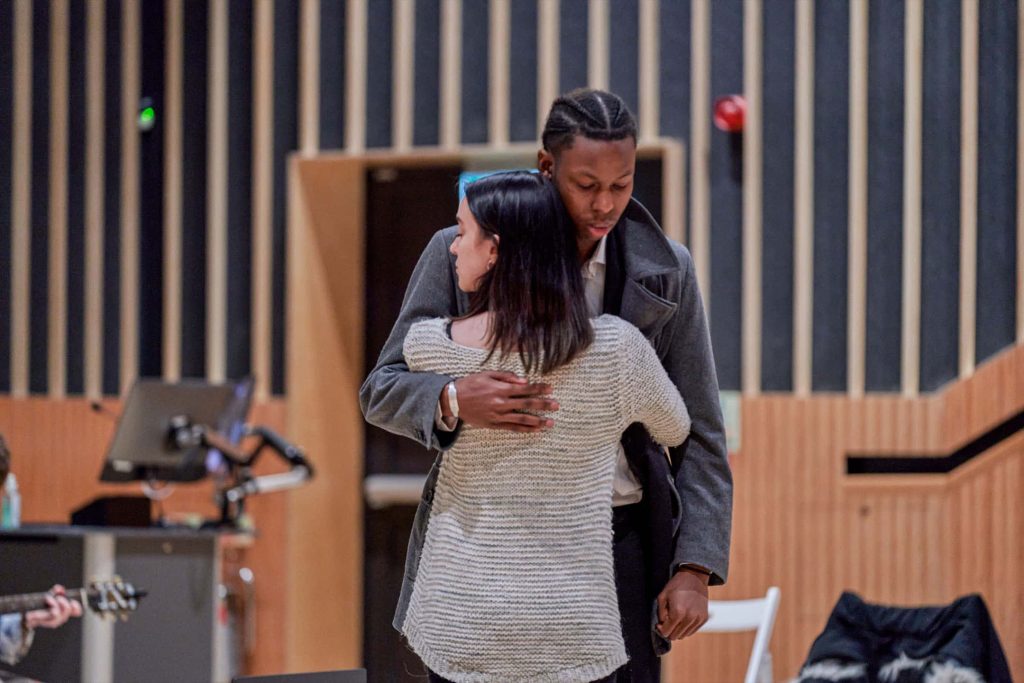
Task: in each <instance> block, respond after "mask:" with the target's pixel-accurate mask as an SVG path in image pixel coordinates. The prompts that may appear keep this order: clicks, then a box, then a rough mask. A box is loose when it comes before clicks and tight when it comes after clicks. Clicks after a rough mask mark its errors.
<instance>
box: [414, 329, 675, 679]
mask: <svg viewBox="0 0 1024 683" xmlns="http://www.w3.org/2000/svg"><path fill="white" fill-rule="evenodd" d="M593 323H594V333H595V334H594V343H593V344H592V345H591V346H590V347H589V348H588V349H587V350H586V351H585V352H583V353H582V354H580V355H579V356H578V357H577V358H576V359H574V360H573V361H572V362H571V363H569V364H567V365H564V366H562V367H560V368H558V369H556V370H555V371H554V372H552V373H550V374H548V375H546V376H545V377H544V381H545V382H547V383H549V384H551V386H552V387H553V397H554V399H555V400H556V401H558V404H559V410H558V412H557V413H555V414H554V415H553V416H552V417H553V418H554V420H555V426H554V427H553V428H552V429H550V430H548V431H545V432H542V433H536V434H520V433H517V432H508V431H502V430H496V429H478V428H474V427H472V426H470V425H465V426H464V427H463V429H462V433H461V435H460V436H459V438H458V439H457V440H456V442H455V444H454V445H453V446H452V447H451V449H449V450H448V451H446V452H445V454H444V458H443V460H442V462H441V469H440V472H439V474H438V479H437V486H436V489H435V492H434V501H433V507H432V510H431V514H430V521H429V524H428V526H427V535H426V540H425V542H424V547H423V556H422V558H421V560H420V565H419V571H418V573H417V575H416V581H415V586H414V589H413V594H412V601H411V603H410V605H409V611H408V614H407V616H406V619H405V622H404V624H403V628H402V630H403V633H404V634H405V636H406V638H407V639H408V641H409V643H410V645H412V648H413V649H414V650H415V651H416V654H418V655H419V656H420V658H421V659H423V661H424V662H425V663H426V664H427V666H429V667H430V668H431V669H432V670H433V671H435V672H436V673H438V674H440V675H441V676H443V677H444V678H447V679H449V680H452V681H456V682H457V683H469V682H472V683H483V682H491V681H494V682H497V681H502V682H503V683H504V682H513V681H593V680H595V679H598V678H603V677H604V676H607V675H609V674H611V673H612V672H613V671H614V670H615V669H617V668H619V667H620V666H622V665H623V664H625V663H626V661H627V655H626V650H625V646H624V644H623V640H622V629H621V625H620V622H619V609H618V601H617V598H616V592H615V572H614V563H613V559H612V506H611V502H612V480H613V477H614V470H615V462H616V455H617V452H618V443H619V440H620V438H621V435H622V432H623V430H624V429H625V428H626V427H627V426H628V425H630V424H631V423H633V422H642V423H644V425H646V426H647V429H648V430H649V431H650V433H651V435H652V436H653V437H654V438H655V439H656V440H657V441H659V442H660V443H662V444H664V445H666V446H676V445H678V444H680V443H682V441H683V440H684V439H685V438H686V436H687V434H688V433H689V429H690V418H689V415H688V414H687V412H686V407H685V406H684V405H683V401H682V399H681V398H680V396H679V393H678V392H677V390H676V388H675V386H674V385H673V384H672V382H671V380H670V379H669V378H668V376H667V375H666V374H665V371H664V369H663V368H662V366H661V363H660V362H659V360H658V357H657V355H656V354H655V352H654V349H653V348H652V347H651V345H650V343H649V342H648V341H647V340H646V339H645V338H644V337H643V335H641V334H640V331H639V330H637V329H636V328H635V327H633V326H632V325H630V324H629V323H626V322H624V321H623V320H620V319H619V318H616V317H614V316H611V315H603V316H601V317H599V318H596V319H595V320H594V321H593ZM447 327H448V321H447V320H445V319H440V318H438V319H433V320H426V321H423V322H419V323H416V324H414V325H413V326H412V327H411V328H410V330H409V333H408V335H407V336H406V339H405V346H404V352H405V359H406V362H407V363H408V365H409V369H410V370H412V371H414V372H415V371H422V372H437V373H442V374H447V375H450V376H452V377H462V376H465V375H468V374H471V373H474V372H479V371H480V370H506V371H511V372H515V373H517V374H519V375H523V374H524V372H523V366H522V363H521V361H520V360H519V356H518V355H517V354H510V355H509V356H508V357H505V358H500V357H499V354H498V353H495V354H494V356H492V357H491V359H490V360H488V361H487V362H484V359H485V358H486V356H487V351H486V350H483V349H475V348H470V347H466V346H462V345H459V344H457V343H455V342H454V341H452V339H451V338H450V337H449V335H448V330H447ZM533 379H536V377H534V378H533Z"/></svg>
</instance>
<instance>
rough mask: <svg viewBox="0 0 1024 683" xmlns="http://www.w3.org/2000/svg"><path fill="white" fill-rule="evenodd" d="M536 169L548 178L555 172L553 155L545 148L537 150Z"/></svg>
mask: <svg viewBox="0 0 1024 683" xmlns="http://www.w3.org/2000/svg"><path fill="white" fill-rule="evenodd" d="M537 170H538V171H540V173H541V175H543V176H544V177H545V178H547V179H549V180H550V179H551V176H552V175H553V174H554V172H555V157H554V155H552V154H551V152H549V151H547V150H546V149H540V150H537Z"/></svg>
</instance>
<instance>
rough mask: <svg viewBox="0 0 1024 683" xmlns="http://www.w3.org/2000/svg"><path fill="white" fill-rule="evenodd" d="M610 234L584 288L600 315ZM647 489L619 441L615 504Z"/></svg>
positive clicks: (590, 264)
mask: <svg viewBox="0 0 1024 683" xmlns="http://www.w3.org/2000/svg"><path fill="white" fill-rule="evenodd" d="M607 248H608V236H607V235H605V236H604V237H602V238H601V241H600V242H598V243H597V249H595V250H594V255H593V256H591V257H590V259H589V260H588V261H587V262H586V263H584V264H583V289H584V292H585V294H586V297H587V308H588V309H589V310H590V315H591V316H593V317H595V318H596V317H597V316H599V315H601V314H602V313H604V282H605V269H606V267H607V264H608V259H607V253H608V252H607ZM643 496H644V489H643V486H641V484H640V482H639V480H637V478H636V476H635V475H634V474H633V471H632V470H631V469H629V461H627V460H626V451H625V450H624V449H623V448H622V444H621V443H620V444H619V455H618V457H617V458H616V460H615V481H614V482H613V483H612V507H616V506H619V505H629V504H631V503H639V502H640V500H641V499H642V498H643Z"/></svg>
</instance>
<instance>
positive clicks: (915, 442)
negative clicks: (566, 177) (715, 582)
mask: <svg viewBox="0 0 1024 683" xmlns="http://www.w3.org/2000/svg"><path fill="white" fill-rule="evenodd" d="M1022 369H1024V347H1017V348H1014V349H1011V350H1009V351H1007V352H1006V353H1004V354H1002V355H1000V356H998V357H997V358H994V359H993V360H992V361H990V362H989V363H987V364H986V365H984V366H982V367H980V368H979V370H978V372H977V374H976V375H974V376H973V377H972V378H970V379H967V380H964V381H962V382H958V383H956V384H954V385H951V386H949V387H947V389H946V390H945V391H943V392H941V393H939V394H936V395H934V396H930V397H922V398H917V399H907V398H902V397H898V396H888V395H886V396H881V395H871V394H868V395H866V396H865V397H864V398H859V399H851V398H848V397H846V396H841V395H832V396H829V395H817V396H814V397H813V398H796V397H792V396H788V395H770V394H769V395H764V396H760V397H756V398H746V399H744V400H743V404H742V444H743V447H742V450H741V451H740V452H739V453H735V454H733V456H732V466H733V475H734V478H735V500H734V517H733V546H732V559H731V568H730V576H729V582H728V583H727V584H726V585H725V586H723V587H721V588H715V589H712V594H711V596H712V599H737V598H746V597H754V596H757V595H763V594H764V592H765V590H766V589H767V587H768V586H771V585H776V586H779V587H780V588H781V590H782V600H781V603H780V608H779V614H778V619H777V621H776V626H775V633H774V637H773V639H772V648H771V649H772V653H773V655H774V660H775V667H774V673H775V679H776V680H786V679H788V678H791V677H793V676H795V675H796V674H797V673H798V671H799V668H800V665H801V663H802V662H803V660H804V658H805V657H806V655H807V653H808V651H809V650H810V647H811V644H812V643H813V641H814V638H815V637H816V636H817V634H818V633H819V632H820V631H821V629H822V628H823V627H824V625H825V621H826V619H827V617H828V614H829V612H830V611H831V609H832V607H833V605H834V604H835V602H836V600H837V599H838V598H839V595H840V594H841V593H842V591H843V590H852V591H855V592H857V593H859V594H860V595H861V596H862V597H863V598H864V599H866V600H868V601H872V602H880V603H888V604H895V605H923V604H944V603H948V602H950V601H952V600H953V599H955V598H956V597H958V596H961V595H964V594H968V593H975V592H977V593H981V595H982V596H983V597H984V599H985V601H986V603H987V604H988V607H989V610H990V611H991V613H992V616H993V618H994V620H995V623H996V628H997V630H998V632H999V635H1000V638H1001V640H1002V643H1003V647H1004V650H1005V651H1006V654H1007V657H1008V658H1009V660H1010V665H1011V669H1012V671H1013V673H1014V674H1015V678H1017V677H1020V676H1024V623H1022V621H1021V619H1020V615H1021V613H1022V611H1024V544H1022V543H1021V542H1020V540H1019V539H1020V538H1021V537H1024V503H1022V502H1021V500H1020V491H1021V490H1024V433H1021V434H1017V435H1016V436H1014V437H1012V438H1011V439H1008V440H1007V441H1005V442H1003V443H1002V444H1000V445H999V446H998V447H996V448H993V449H992V450H991V451H990V452H988V453H986V454H984V455H983V456H981V457H979V458H977V459H976V460H974V461H972V462H971V463H968V464H967V465H965V466H963V467H961V468H959V469H958V470H956V471H954V472H953V473H951V474H949V475H913V476H870V477H853V478H851V477H847V476H845V474H844V472H845V470H844V465H845V455H846V453H847V452H851V451H855V452H858V453H864V454H872V453H878V454H888V453H897V454H905V455H915V454H919V455H929V454H930V455H935V454H940V453H948V452H950V451H952V450H954V449H955V448H957V447H959V446H961V445H963V443H964V442H965V441H967V440H969V439H971V438H974V437H976V436H977V435H978V434H979V433H980V432H982V431H984V430H985V429H988V428H990V427H991V426H992V425H994V424H996V423H998V422H1000V421H1002V420H1004V419H1006V417H1008V416H1009V415H1012V414H1014V413H1016V412H1017V411H1020V410H1021V409H1024V391H1022V389H1024V386H1022V385H1024V375H1022V372H1021V370H1022ZM751 643H752V640H751V639H749V638H747V639H746V640H744V639H741V637H740V636H721V635H698V636H696V637H694V638H692V639H690V640H689V641H685V642H683V643H681V644H678V645H677V646H676V647H675V648H674V650H673V652H672V654H671V655H670V656H669V657H668V658H667V660H668V661H667V662H666V670H667V671H668V676H667V677H666V680H667V681H670V682H674V683H682V682H683V681H685V682H686V683H693V682H707V683H720V682H722V681H733V680H741V679H742V675H743V671H744V670H745V666H746V658H747V656H748V655H749V651H750V650H749V648H750V644H751Z"/></svg>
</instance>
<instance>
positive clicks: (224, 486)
mask: <svg viewBox="0 0 1024 683" xmlns="http://www.w3.org/2000/svg"><path fill="white" fill-rule="evenodd" d="M252 393H253V380H252V378H251V377H250V378H246V379H244V380H240V381H238V382H229V383H226V384H211V383H208V382H204V381H200V380H186V381H182V382H173V383H172V382H164V381H162V380H157V379H139V380H137V381H136V382H135V385H134V386H133V387H132V390H131V393H130V394H129V395H128V399H127V400H126V402H125V408H124V412H123V413H122V415H121V419H120V420H119V421H118V425H117V432H116V433H115V434H114V439H113V441H112V442H111V444H110V450H109V451H108V453H107V461H106V463H105V464H104V466H103V472H102V473H101V474H100V479H101V480H102V481H139V480H142V481H164V482H169V481H186V482H187V481H197V480H199V479H202V478H203V477H205V476H206V475H207V474H210V473H216V474H217V475H218V476H217V477H216V479H217V504H218V505H219V507H220V511H221V516H220V519H219V520H216V521H212V522H209V523H208V524H207V526H213V527H229V528H233V527H237V525H238V518H239V516H240V515H241V514H242V512H243V510H244V506H245V499H246V498H247V497H248V496H251V495H253V494H255V493H269V492H272V491H283V490H286V489H291V488H295V487H297V486H299V485H301V484H304V483H305V482H306V481H308V480H309V479H311V478H312V477H313V466H312V465H310V464H309V462H307V460H306V458H305V454H304V453H303V452H302V450H301V449H299V448H298V447H296V446H295V445H293V444H291V443H289V442H288V441H286V440H285V439H284V438H283V437H282V436H281V435H280V434H277V433H276V432H274V431H273V430H272V429H269V428H267V427H262V426H258V425H257V426H252V425H247V424H245V417H246V415H247V414H248V412H249V404H250V403H251V401H252ZM243 437H254V438H255V439H256V445H255V446H254V447H253V448H252V450H251V451H249V452H248V453H246V452H243V451H242V450H241V449H240V448H239V447H238V446H239V443H240V441H241V440H242V438H243ZM266 448H270V449H271V450H272V451H274V452H275V453H277V455H278V456H279V457H280V458H281V459H282V460H284V461H285V462H287V463H288V465H289V468H290V469H289V470H288V471H287V472H281V473H278V474H264V475H260V476H256V475H255V474H254V473H253V469H252V468H253V466H254V465H255V464H256V461H257V459H258V458H259V456H260V454H261V453H262V452H263V450H264V449H266Z"/></svg>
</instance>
